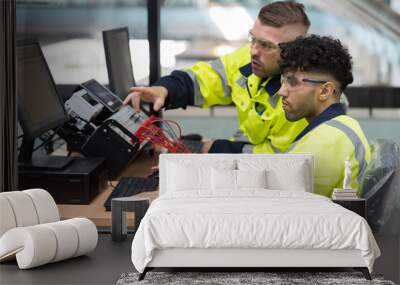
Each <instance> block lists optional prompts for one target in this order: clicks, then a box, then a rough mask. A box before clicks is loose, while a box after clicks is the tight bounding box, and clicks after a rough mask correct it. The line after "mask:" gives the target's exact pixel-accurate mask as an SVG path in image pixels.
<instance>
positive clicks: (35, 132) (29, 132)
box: [16, 40, 70, 139]
mask: <svg viewBox="0 0 400 285" xmlns="http://www.w3.org/2000/svg"><path fill="white" fill-rule="evenodd" d="M27 46H35V48H36V49H37V50H38V52H39V56H40V57H41V60H42V63H43V64H44V67H45V69H46V71H47V73H48V75H49V80H50V83H51V84H52V85H53V87H54V89H55V94H56V96H57V98H58V100H59V103H60V105H61V109H62V110H63V115H64V116H62V117H60V118H57V119H55V120H53V121H52V122H50V123H48V124H47V125H46V126H45V127H43V126H42V127H40V128H34V127H33V128H31V127H30V124H29V122H28V121H29V118H27V117H26V115H25V112H24V111H23V110H22V106H21V104H19V103H18V118H19V122H20V125H21V128H22V130H23V132H24V137H26V138H28V139H34V138H36V137H38V136H40V135H41V134H43V133H45V132H48V131H49V130H52V129H54V128H56V127H58V126H61V125H62V124H64V123H66V122H68V121H69V120H70V118H69V116H68V113H67V111H66V110H65V106H64V102H63V100H62V97H61V96H60V94H59V92H58V90H57V86H56V84H55V81H54V78H53V75H52V74H51V72H50V68H49V66H48V64H47V61H46V58H45V57H44V54H43V51H42V48H41V46H40V44H39V42H38V41H36V40H22V41H17V45H16V49H17V50H16V67H17V69H18V48H19V47H27ZM17 74H18V71H17ZM17 81H18V78H17ZM17 84H20V82H18V83H17ZM16 95H17V100H18V90H16ZM17 102H18V101H17Z"/></svg>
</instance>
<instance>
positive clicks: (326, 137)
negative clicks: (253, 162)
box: [288, 115, 371, 197]
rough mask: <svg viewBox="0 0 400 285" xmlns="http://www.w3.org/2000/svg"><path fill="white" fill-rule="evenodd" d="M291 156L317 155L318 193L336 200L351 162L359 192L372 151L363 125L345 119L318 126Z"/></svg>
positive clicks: (294, 149)
mask: <svg viewBox="0 0 400 285" xmlns="http://www.w3.org/2000/svg"><path fill="white" fill-rule="evenodd" d="M288 153H312V154H313V155H314V169H315V171H314V193H316V194H320V195H324V196H326V197H331V196H332V191H333V189H334V188H342V186H343V179H344V171H345V166H344V162H345V160H347V159H348V160H350V162H351V187H352V188H353V189H356V190H359V186H360V181H361V179H362V178H363V176H364V174H365V170H366V167H367V164H368V163H369V161H370V158H371V150H370V147H369V144H368V141H367V138H366V137H365V135H364V132H363V131H362V129H361V127H360V125H359V123H358V122H357V121H356V120H354V119H353V118H351V117H349V116H346V115H341V116H338V117H335V118H333V119H331V120H329V121H326V122H324V123H322V124H320V125H318V126H317V127H316V128H315V129H313V130H311V131H310V132H309V133H307V134H306V135H304V137H302V138H301V139H300V140H299V141H297V142H295V143H294V144H293V146H292V147H291V148H290V149H289V150H288Z"/></svg>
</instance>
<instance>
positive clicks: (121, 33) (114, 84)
mask: <svg viewBox="0 0 400 285" xmlns="http://www.w3.org/2000/svg"><path fill="white" fill-rule="evenodd" d="M103 43H104V51H105V55H106V63H107V71H108V79H109V88H110V90H111V91H113V92H114V93H115V94H116V95H118V97H119V98H121V99H122V100H124V99H125V97H126V96H127V95H128V94H129V88H130V87H132V86H135V79H134V77H133V69H132V60H131V51H130V48H129V32H128V28H127V27H123V28H118V29H112V30H107V31H103Z"/></svg>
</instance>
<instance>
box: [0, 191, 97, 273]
mask: <svg viewBox="0 0 400 285" xmlns="http://www.w3.org/2000/svg"><path fill="white" fill-rule="evenodd" d="M0 214H1V218H0V222H1V223H0V262H1V261H6V260H10V259H15V258H16V259H17V262H18V266H19V268H20V269H27V268H32V267H36V266H40V265H43V264H46V263H49V262H57V261H60V260H64V259H67V258H71V257H76V256H80V255H83V254H86V253H88V252H90V251H92V250H94V249H95V248H96V245H97V240H98V234H97V228H96V226H95V224H94V223H93V222H92V221H90V220H88V219H86V218H74V219H70V220H65V221H59V218H60V216H59V213H58V208H57V205H56V203H55V201H54V199H53V198H52V197H51V195H50V194H49V193H48V192H47V191H45V190H42V189H30V190H25V191H12V192H3V193H0Z"/></svg>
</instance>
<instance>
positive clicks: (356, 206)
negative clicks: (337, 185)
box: [332, 198, 367, 219]
mask: <svg viewBox="0 0 400 285" xmlns="http://www.w3.org/2000/svg"><path fill="white" fill-rule="evenodd" d="M332 202H333V203H336V204H339V205H340V206H342V207H344V208H346V209H348V210H350V211H352V212H354V213H356V214H359V215H360V216H361V217H363V218H364V219H366V218H367V206H366V203H365V199H361V198H357V199H351V200H350V199H349V200H345V199H343V200H341V199H332Z"/></svg>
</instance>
